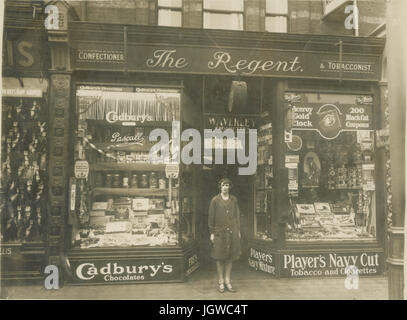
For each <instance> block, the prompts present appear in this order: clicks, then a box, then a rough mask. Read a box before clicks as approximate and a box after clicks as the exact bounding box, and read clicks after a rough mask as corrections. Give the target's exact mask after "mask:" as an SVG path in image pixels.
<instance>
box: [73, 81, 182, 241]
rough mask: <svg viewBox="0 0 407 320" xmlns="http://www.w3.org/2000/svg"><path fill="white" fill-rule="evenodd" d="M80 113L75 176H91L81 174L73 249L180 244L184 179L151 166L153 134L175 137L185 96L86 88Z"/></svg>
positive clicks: (171, 91)
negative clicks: (174, 126) (173, 124)
mask: <svg viewBox="0 0 407 320" xmlns="http://www.w3.org/2000/svg"><path fill="white" fill-rule="evenodd" d="M77 112H78V126H77V139H76V146H75V156H74V157H75V169H77V168H78V167H82V168H83V167H86V166H88V168H89V170H88V171H89V173H88V175H86V174H85V175H84V176H83V177H81V176H80V174H79V173H80V172H79V171H82V170H78V172H75V176H76V178H77V180H76V185H75V188H76V194H77V197H76V202H75V205H74V206H75V210H74V211H75V217H76V218H75V224H74V227H73V230H74V231H73V243H74V246H76V247H80V248H92V247H131V246H174V245H177V244H178V241H179V239H178V235H179V227H180V221H179V211H180V204H179V202H180V198H179V179H178V178H168V177H167V175H166V172H165V168H166V164H156V163H150V160H149V151H150V149H151V147H152V146H153V145H154V144H155V142H150V141H149V134H150V132H151V131H152V130H153V129H156V128H160V129H164V130H166V131H167V133H168V136H170V137H171V122H172V121H173V120H179V114H180V92H179V90H175V89H154V88H132V87H128V88H118V87H94V86H92V87H89V86H80V87H79V89H78V90H77ZM168 148H169V150H170V152H171V151H172V150H173V149H172V147H171V146H170V145H169V146H168ZM78 163H84V164H85V165H84V166H83V165H82V164H81V165H80V166H78ZM84 171H85V172H86V170H84ZM183 201H184V202H185V199H183ZM185 206H187V205H185Z"/></svg>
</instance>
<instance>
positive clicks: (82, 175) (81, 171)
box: [74, 160, 89, 179]
mask: <svg viewBox="0 0 407 320" xmlns="http://www.w3.org/2000/svg"><path fill="white" fill-rule="evenodd" d="M74 171H75V178H76V179H87V178H88V175H89V162H87V161H86V160H78V161H76V162H75V169H74Z"/></svg>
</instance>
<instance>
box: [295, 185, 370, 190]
mask: <svg viewBox="0 0 407 320" xmlns="http://www.w3.org/2000/svg"><path fill="white" fill-rule="evenodd" d="M301 188H302V189H311V188H314V189H315V188H324V187H323V186H301ZM362 189H363V187H362V186H360V187H351V188H349V187H346V188H334V189H328V188H324V190H328V191H338V190H362Z"/></svg>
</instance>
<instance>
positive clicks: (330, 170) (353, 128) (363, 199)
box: [285, 92, 376, 241]
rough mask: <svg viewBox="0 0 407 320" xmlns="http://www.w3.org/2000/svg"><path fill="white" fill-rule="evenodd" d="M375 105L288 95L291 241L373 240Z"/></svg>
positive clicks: (368, 100)
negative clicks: (373, 116) (373, 119)
mask: <svg viewBox="0 0 407 320" xmlns="http://www.w3.org/2000/svg"><path fill="white" fill-rule="evenodd" d="M372 100H373V99H372V96H368V95H340V94H317V93H295V92H290V93H286V94H285V101H286V110H287V116H286V133H285V140H286V146H287V149H286V151H287V152H286V157H285V161H286V167H287V168H288V179H289V181H288V190H289V203H290V218H289V223H288V226H287V233H286V235H287V239H288V240H302V241H307V240H321V241H329V240H371V239H375V237H376V210H375V207H376V204H375V198H376V194H375V165H374V131H373V122H372V114H373V112H372V111H373V110H372V107H373V106H372Z"/></svg>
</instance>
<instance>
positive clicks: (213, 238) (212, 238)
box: [210, 233, 215, 243]
mask: <svg viewBox="0 0 407 320" xmlns="http://www.w3.org/2000/svg"><path fill="white" fill-rule="evenodd" d="M210 239H211V242H212V243H213V241H214V240H215V235H214V234H213V233H211V237H210Z"/></svg>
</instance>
